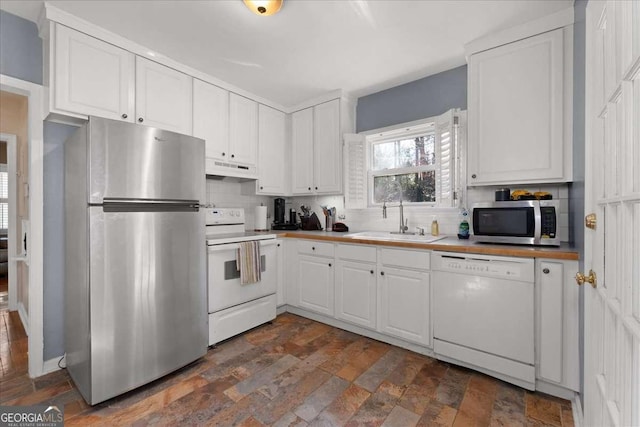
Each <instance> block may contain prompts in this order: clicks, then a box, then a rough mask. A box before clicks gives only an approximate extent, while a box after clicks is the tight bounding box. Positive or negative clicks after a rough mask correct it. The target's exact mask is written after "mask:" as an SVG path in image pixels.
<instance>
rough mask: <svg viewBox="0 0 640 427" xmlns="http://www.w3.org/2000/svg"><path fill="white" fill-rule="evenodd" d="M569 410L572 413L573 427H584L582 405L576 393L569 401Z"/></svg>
mask: <svg viewBox="0 0 640 427" xmlns="http://www.w3.org/2000/svg"><path fill="white" fill-rule="evenodd" d="M571 410H572V411H573V425H574V426H575V427H582V426H583V425H584V412H582V403H581V402H580V395H579V394H578V393H576V394H575V396H573V399H571Z"/></svg>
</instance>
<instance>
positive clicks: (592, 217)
mask: <svg viewBox="0 0 640 427" xmlns="http://www.w3.org/2000/svg"><path fill="white" fill-rule="evenodd" d="M597 222H598V221H597V220H596V214H594V213H590V214H589V215H587V216H585V217H584V226H585V227H587V228H590V229H592V230H595V229H596V224H597Z"/></svg>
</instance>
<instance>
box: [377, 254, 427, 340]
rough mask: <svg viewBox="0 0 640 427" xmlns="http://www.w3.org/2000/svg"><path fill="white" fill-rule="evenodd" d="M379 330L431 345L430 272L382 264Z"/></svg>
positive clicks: (379, 281)
mask: <svg viewBox="0 0 640 427" xmlns="http://www.w3.org/2000/svg"><path fill="white" fill-rule="evenodd" d="M378 277H379V280H378V283H379V293H380V298H379V299H378V301H379V305H378V310H379V311H378V312H379V314H378V318H379V323H378V330H379V331H380V332H382V333H385V334H390V335H394V336H396V337H399V338H403V339H405V340H407V341H413V342H416V343H418V344H422V345H426V346H429V347H430V346H431V322H430V320H431V313H430V306H431V305H430V303H429V299H430V298H429V297H430V291H429V273H423V272H419V271H413V270H404V269H399V268H390V267H385V266H381V267H380V273H379V276H378Z"/></svg>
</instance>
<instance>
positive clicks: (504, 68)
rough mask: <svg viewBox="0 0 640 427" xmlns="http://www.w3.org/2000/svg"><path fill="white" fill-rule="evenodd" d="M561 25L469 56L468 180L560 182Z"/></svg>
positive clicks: (565, 51) (567, 44)
mask: <svg viewBox="0 0 640 427" xmlns="http://www.w3.org/2000/svg"><path fill="white" fill-rule="evenodd" d="M571 37H572V36H571V32H570V30H566V29H563V28H559V29H556V30H553V31H549V32H546V33H543V34H539V35H536V36H533V37H528V38H525V39H523V40H519V41H515V42H513V43H508V44H504V45H501V46H499V47H496V48H493V49H488V50H484V51H481V52H479V53H475V54H473V55H471V56H470V58H469V107H468V108H469V109H468V118H469V121H468V124H469V139H468V141H469V143H468V144H469V156H468V159H469V161H468V174H469V179H468V183H469V185H492V184H517V183H544V182H564V181H570V180H571V173H572V172H571V167H572V160H571V157H572V152H571V150H572V131H571V126H572V115H571V107H572V100H571V96H572V95H571V94H572V80H571V79H572V77H571V73H572V55H571V51H572V39H571Z"/></svg>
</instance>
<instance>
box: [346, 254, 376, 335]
mask: <svg viewBox="0 0 640 427" xmlns="http://www.w3.org/2000/svg"><path fill="white" fill-rule="evenodd" d="M376 279H377V278H376V265H375V264H370V263H364V262H353V261H343V260H339V261H337V262H336V317H338V318H339V319H342V320H346V321H347V322H351V323H355V324H357V325H360V326H365V327H367V328H373V329H375V327H376Z"/></svg>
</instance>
